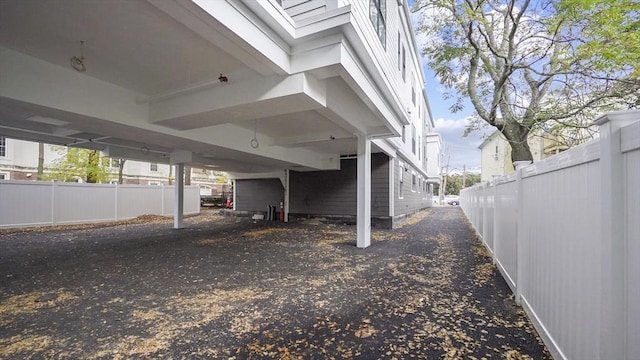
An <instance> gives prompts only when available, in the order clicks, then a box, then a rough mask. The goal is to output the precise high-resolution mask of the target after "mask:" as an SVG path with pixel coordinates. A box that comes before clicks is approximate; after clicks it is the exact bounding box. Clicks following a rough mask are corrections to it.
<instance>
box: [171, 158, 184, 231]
mask: <svg viewBox="0 0 640 360" xmlns="http://www.w3.org/2000/svg"><path fill="white" fill-rule="evenodd" d="M175 166H176V171H175V173H176V180H175V181H174V185H173V186H174V190H175V197H174V204H173V228H174V229H182V228H183V223H182V220H183V217H184V164H176V165H175Z"/></svg>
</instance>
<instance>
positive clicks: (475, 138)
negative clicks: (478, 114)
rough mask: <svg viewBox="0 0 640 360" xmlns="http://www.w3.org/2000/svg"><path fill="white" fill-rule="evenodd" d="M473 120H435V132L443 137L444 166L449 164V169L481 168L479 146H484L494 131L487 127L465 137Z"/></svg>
mask: <svg viewBox="0 0 640 360" xmlns="http://www.w3.org/2000/svg"><path fill="white" fill-rule="evenodd" d="M472 119H473V118H472V117H471V116H467V117H464V118H460V119H445V118H439V119H437V120H435V125H436V126H435V131H436V132H438V133H439V134H440V135H441V136H442V140H443V143H444V144H443V145H444V146H443V148H442V154H443V158H442V166H446V165H447V161H448V162H449V169H462V167H463V166H466V167H467V168H479V167H480V150H479V149H478V146H480V144H482V142H483V141H484V139H485V138H486V136H487V135H489V134H490V133H491V132H492V131H493V130H494V129H493V128H492V127H489V126H487V127H485V128H482V129H480V130H477V131H473V132H471V133H470V134H469V135H467V136H464V133H465V129H466V128H467V125H469V124H470V123H471V120H472Z"/></svg>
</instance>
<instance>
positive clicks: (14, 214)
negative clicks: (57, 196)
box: [0, 180, 53, 227]
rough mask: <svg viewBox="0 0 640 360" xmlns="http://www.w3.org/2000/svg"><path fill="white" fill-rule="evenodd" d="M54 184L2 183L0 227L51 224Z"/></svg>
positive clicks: (7, 181) (0, 182)
mask: <svg viewBox="0 0 640 360" xmlns="http://www.w3.org/2000/svg"><path fill="white" fill-rule="evenodd" d="M52 188H53V183H52V182H44V181H30V182H25V181H12V180H2V181H0V227H3V226H4V225H6V224H9V225H10V224H22V225H23V226H41V225H49V224H51V215H52V214H53V209H52V206H53V205H52V204H53V203H52V200H53V199H52V195H51V194H52V191H53V189H52Z"/></svg>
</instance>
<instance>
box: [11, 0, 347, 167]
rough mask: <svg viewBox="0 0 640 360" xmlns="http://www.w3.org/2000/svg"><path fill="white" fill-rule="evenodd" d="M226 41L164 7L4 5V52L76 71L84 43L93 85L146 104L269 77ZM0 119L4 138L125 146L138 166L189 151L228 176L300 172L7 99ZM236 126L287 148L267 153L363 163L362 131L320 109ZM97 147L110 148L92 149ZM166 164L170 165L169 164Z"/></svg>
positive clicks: (75, 0)
mask: <svg viewBox="0 0 640 360" xmlns="http://www.w3.org/2000/svg"><path fill="white" fill-rule="evenodd" d="M160 1H163V0H160ZM191 6H195V5H191ZM191 10H193V9H191ZM210 22H211V24H210V25H212V26H214V27H215V26H218V25H219V24H218V25H216V24H217V22H216V20H215V19H213V18H211V19H210ZM219 35H220V34H219ZM225 36H228V34H222V35H220V36H218V40H216V42H215V44H214V43H213V42H212V40H211V39H205V38H203V37H202V36H200V35H198V34H197V33H195V32H194V31H192V30H191V29H189V28H187V26H185V25H184V24H182V23H180V22H179V21H177V20H175V19H174V18H173V17H171V16H169V15H168V14H167V13H165V12H163V11H162V10H160V9H159V8H158V7H156V6H155V5H154V1H146V0H127V1H101V0H56V1H23V0H0V46H1V47H4V48H9V49H12V50H15V51H17V52H19V53H23V54H27V55H29V56H32V57H34V58H37V59H40V60H43V61H46V62H48V63H52V64H56V65H58V66H61V67H63V68H66V69H70V66H69V60H70V57H71V56H74V55H75V56H80V41H81V40H82V41H84V47H83V55H84V57H85V59H86V60H85V64H86V69H87V70H86V72H85V73H84V74H83V75H84V76H89V77H94V78H97V79H100V80H103V81H105V82H108V83H111V84H115V85H117V86H120V87H123V88H126V89H130V90H132V91H134V92H136V93H138V94H140V95H141V98H144V97H148V98H152V99H153V98H162V97H163V96H167V95H168V94H169V96H171V95H170V94H173V93H176V92H181V91H185V90H188V89H192V88H195V87H197V86H198V85H200V84H207V83H216V85H214V86H224V85H223V84H217V79H218V77H219V76H220V74H224V75H227V76H228V77H229V78H230V79H232V80H234V81H235V80H238V81H240V80H245V81H250V80H251V79H253V78H258V77H263V76H265V75H264V74H261V73H259V72H258V70H259V69H254V68H253V67H250V66H248V65H247V64H250V63H248V62H246V61H248V60H246V59H238V58H236V57H232V56H230V55H229V53H228V52H226V51H225V48H226V47H227V46H231V45H228V44H227V42H228V43H229V44H231V43H233V41H236V40H237V39H235V40H231V39H229V38H228V37H225ZM216 44H217V45H216ZM233 46H236V45H235V44H233ZM243 61H245V62H244V63H243ZM252 66H253V65H252ZM261 71H263V69H262V70H261ZM273 75H277V74H270V76H273ZM141 101H144V99H142V100H141ZM244 111H252V109H250V108H248V109H244ZM0 116H1V118H0V134H2V135H4V136H8V137H15V138H20V139H26V140H32V141H43V142H49V143H54V144H69V145H72V146H73V145H74V144H75V145H78V146H83V147H94V148H95V147H100V146H102V147H105V146H107V145H111V146H112V147H116V146H119V147H122V149H129V150H131V151H129V152H126V153H124V154H122V155H121V157H126V158H132V159H137V160H150V159H148V157H147V156H140V151H139V149H141V148H149V149H151V150H157V151H158V154H160V153H162V154H165V155H166V153H167V152H169V151H171V150H173V149H184V150H190V151H193V152H194V163H193V164H192V165H194V166H215V167H218V168H219V169H221V170H226V171H236V172H254V171H258V172H262V171H268V170H270V169H277V168H279V169H281V168H287V167H292V166H296V164H290V163H287V162H285V161H280V160H273V159H270V158H268V157H264V156H261V155H260V151H255V152H253V153H250V152H246V151H236V150H233V149H229V148H224V147H220V146H217V145H216V144H215V143H205V142H202V141H193V140H191V139H189V137H188V136H184V137H181V136H179V135H178V136H176V135H175V132H174V135H168V134H165V133H162V131H161V129H159V131H156V132H154V131H149V130H145V129H142V128H137V127H127V126H125V125H118V124H115V123H112V122H109V121H105V119H95V118H90V117H86V116H82V115H79V114H75V113H70V112H65V111H61V110H56V109H51V108H47V107H43V106H39V105H37V104H27V103H24V102H20V101H17V100H14V99H10V98H0ZM34 119H35V120H34ZM42 119H45V120H42ZM46 119H54V120H52V121H48V120H46ZM234 125H236V126H238V127H240V128H244V129H248V130H257V132H258V133H259V134H263V135H264V136H267V137H269V138H273V139H277V140H274V141H273V142H272V143H261V146H270V145H276V146H282V147H284V148H287V149H290V151H296V149H295V148H296V147H298V148H301V147H304V148H307V149H312V150H315V151H319V152H323V153H327V154H353V153H355V152H356V149H357V148H356V141H355V138H354V137H353V135H352V131H348V130H346V129H347V127H346V126H345V124H344V123H340V122H335V119H333V120H330V119H329V118H328V117H327V116H324V115H323V114H322V113H320V112H318V111H315V110H311V111H300V112H294V113H290V114H287V115H284V116H278V117H267V118H264V117H263V118H258V119H255V120H249V121H237V122H235V123H234ZM204 130H207V129H204ZM208 130H209V131H217V128H215V126H213V127H210V128H209V129H208ZM89 139H101V140H99V142H96V143H95V144H91V142H89V141H87V140H89ZM250 140H251V138H250V137H247V138H246V139H244V138H242V139H240V140H239V141H246V142H247V143H249V141H250ZM243 144H244V143H243ZM151 160H153V159H151ZM159 160H166V156H164V158H163V159H159Z"/></svg>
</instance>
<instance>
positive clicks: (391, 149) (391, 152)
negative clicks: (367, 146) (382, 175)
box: [371, 139, 398, 158]
mask: <svg viewBox="0 0 640 360" xmlns="http://www.w3.org/2000/svg"><path fill="white" fill-rule="evenodd" d="M371 142H373V144H374V145H375V146H377V147H378V148H379V149H380V150H382V152H384V153H385V154H387V155H388V156H389V157H392V158H395V157H397V156H398V153H397V148H396V147H395V146H393V145H392V144H390V143H389V139H374V140H371Z"/></svg>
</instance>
